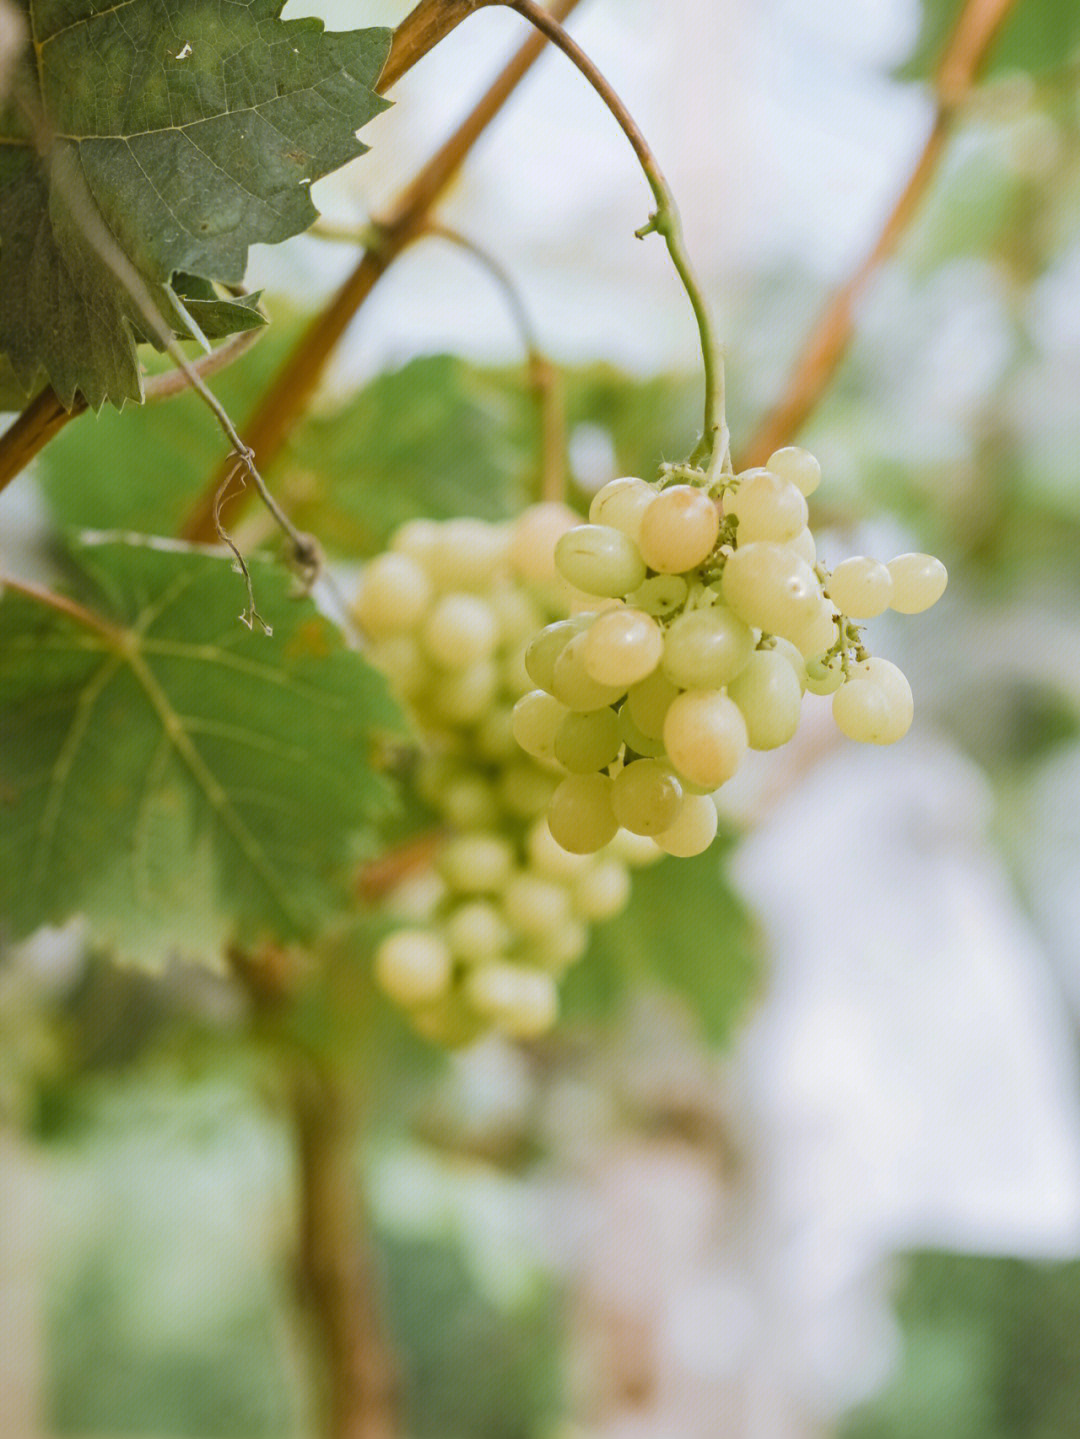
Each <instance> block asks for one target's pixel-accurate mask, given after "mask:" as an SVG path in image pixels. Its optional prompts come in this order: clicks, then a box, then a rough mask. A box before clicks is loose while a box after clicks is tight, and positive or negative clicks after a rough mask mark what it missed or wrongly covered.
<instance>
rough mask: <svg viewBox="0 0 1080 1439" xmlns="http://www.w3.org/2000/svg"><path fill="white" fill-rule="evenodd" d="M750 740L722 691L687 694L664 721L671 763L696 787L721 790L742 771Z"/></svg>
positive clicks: (737, 712) (736, 709) (735, 707)
mask: <svg viewBox="0 0 1080 1439" xmlns="http://www.w3.org/2000/svg"><path fill="white" fill-rule="evenodd" d="M748 743H749V740H748V737H747V733H746V721H745V720H744V719H743V717H742V711H741V710H740V709H739V707H738V705H737V704H736V703H735V701H734V700H732V699H729V697H728V696H727V695H726V694H724V693H723V692H722V691H721V690H686V691H684V693H682V694H681V695H679V696H678V697H677V698H676V699H674V700H672V702H671V706H670V708H669V709H668V712H667V715H666V716H665V718H664V744H665V746H666V747H667V752H668V755H669V757H670V759H671V763H672V764H673V765H674V766H675V768H676V769H677V770H678V772H679V774H680V775H685V776H686V778H687V779H688V780H690V781H691V782H692V783H693V784H698V785H702V786H703V787H704V788H707V789H718V788H719V786H720V785H722V784H724V783H725V781H727V780H729V779H730V778H731V776H732V775H733V774H734V773H735V771H736V770H737V769H738V768H739V765H740V763H741V762H742V759H743V756H744V755H745V753H746V750H747V746H748Z"/></svg>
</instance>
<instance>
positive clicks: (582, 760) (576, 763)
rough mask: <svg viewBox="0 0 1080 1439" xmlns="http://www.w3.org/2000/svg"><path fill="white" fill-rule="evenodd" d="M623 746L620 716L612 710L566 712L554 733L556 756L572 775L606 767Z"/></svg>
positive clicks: (588, 772)
mask: <svg viewBox="0 0 1080 1439" xmlns="http://www.w3.org/2000/svg"><path fill="white" fill-rule="evenodd" d="M621 748H622V738H621V736H620V734H619V717H618V715H617V714H616V713H615V711H614V710H613V709H610V708H604V709H600V710H592V711H591V712H590V713H589V714H574V713H573V712H571V713H570V714H568V715H566V716H565V717H564V719H563V721H562V723H561V724H560V725H559V729H558V733H557V734H556V736H555V758H556V759H557V760H558V761H559V763H560V764H561V765H563V766H564V767H565V768H566V769H568V770H569V771H570V773H571V774H591V773H592V772H593V771H594V770H600V769H606V768H607V766H608V765H609V764H610V763H611V762H612V760H613V759H614V758H615V756H616V755H617V754H618V753H619V750H620V749H621Z"/></svg>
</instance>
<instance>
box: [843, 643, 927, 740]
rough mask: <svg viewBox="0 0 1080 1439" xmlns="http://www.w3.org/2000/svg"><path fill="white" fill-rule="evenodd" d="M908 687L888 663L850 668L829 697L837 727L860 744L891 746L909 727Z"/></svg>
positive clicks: (868, 662) (911, 705) (874, 662)
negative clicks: (841, 682)
mask: <svg viewBox="0 0 1080 1439" xmlns="http://www.w3.org/2000/svg"><path fill="white" fill-rule="evenodd" d="M914 709H915V707H914V702H913V700H912V697H911V686H910V685H909V684H908V682H907V678H906V676H905V675H904V673H903V672H902V671H901V670H899V669H898V668H897V667H896V665H894V664H890V663H889V661H888V660H879V659H872V660H866V661H864V662H863V663H862V664H860V665H853V666H852V668H851V671H850V674H849V677H848V679H847V682H846V683H845V684H844V685H843V686H842V687H841V688H840V689H838V690H837V691H836V693H835V694H834V695H833V701H832V712H833V719H834V720H835V721H836V724H837V727H838V728H839V729H840V730H841V732H842V733H843V734H845V735H847V737H848V738H849V739H853V740H858V741H859V742H860V743H863V744H895V743H896V741H897V740H899V739H903V737H904V735H906V734H907V732H908V730H909V729H910V727H911V720H912V716H913V714H914Z"/></svg>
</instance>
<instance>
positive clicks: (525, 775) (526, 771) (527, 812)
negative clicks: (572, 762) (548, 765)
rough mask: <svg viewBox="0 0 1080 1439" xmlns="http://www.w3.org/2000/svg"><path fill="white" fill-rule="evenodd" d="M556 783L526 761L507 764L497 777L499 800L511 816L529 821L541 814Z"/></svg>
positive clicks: (553, 778) (554, 778)
mask: <svg viewBox="0 0 1080 1439" xmlns="http://www.w3.org/2000/svg"><path fill="white" fill-rule="evenodd" d="M557 783H558V780H557V779H556V777H555V775H553V774H551V773H550V772H547V771H545V770H542V769H538V768H537V766H536V765H535V764H530V763H529V762H528V761H522V762H521V763H519V764H509V765H507V766H506V768H505V769H504V770H503V772H502V774H500V776H499V782H498V790H499V799H500V801H501V802H502V803H503V805H505V807H506V808H507V809H508V810H509V811H510V813H511V814H513V815H517V816H518V817H519V818H520V819H531V818H532V817H533V815H536V814H541V813H542V812H543V809H544V806H545V805H546V804H547V802H548V800H550V798H551V795H552V792H553V790H554V789H555V786H556V784H557Z"/></svg>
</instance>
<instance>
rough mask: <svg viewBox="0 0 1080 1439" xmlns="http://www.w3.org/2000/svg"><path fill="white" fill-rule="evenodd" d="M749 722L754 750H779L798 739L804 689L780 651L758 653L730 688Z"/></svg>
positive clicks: (749, 733) (758, 651)
mask: <svg viewBox="0 0 1080 1439" xmlns="http://www.w3.org/2000/svg"><path fill="white" fill-rule="evenodd" d="M728 697H729V698H730V699H733V700H734V701H735V703H736V704H737V705H738V707H739V709H740V710H741V712H742V717H743V719H744V720H745V721H746V735H747V741H748V743H749V745H750V748H751V749H777V748H778V747H779V746H780V745H783V744H787V743H788V741H789V740H791V739H794V737H795V731H796V730H797V729H798V727H799V715H800V712H801V709H802V690H801V689H800V687H799V681H798V678H797V677H796V674H795V671H794V669H792V667H791V664H790V663H789V662H788V660H787V659H786V658H785V656H784V655H782V654H778V653H777V651H776V650H755V651H754V653H753V654H752V655H751V656H750V660H749V663H748V664H747V665H746V667H745V669H744V670H743V671H742V673H741V674H740V675H739V676H738V677H737V678H736V679H734V680H732V682H731V684H730V685H728Z"/></svg>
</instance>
